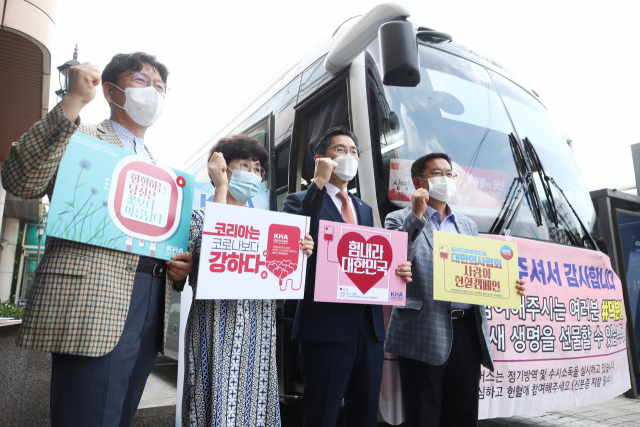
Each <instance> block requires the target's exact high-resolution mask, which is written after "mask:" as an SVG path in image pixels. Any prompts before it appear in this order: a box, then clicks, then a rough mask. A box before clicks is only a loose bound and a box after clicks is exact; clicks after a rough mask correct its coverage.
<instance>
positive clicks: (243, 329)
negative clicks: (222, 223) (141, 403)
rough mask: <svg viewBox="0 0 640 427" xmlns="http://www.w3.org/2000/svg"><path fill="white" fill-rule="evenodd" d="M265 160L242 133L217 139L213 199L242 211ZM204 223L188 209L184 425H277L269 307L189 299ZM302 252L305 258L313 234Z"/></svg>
mask: <svg viewBox="0 0 640 427" xmlns="http://www.w3.org/2000/svg"><path fill="white" fill-rule="evenodd" d="M268 159H269V157H268V154H267V151H266V150H265V149H264V147H262V145H261V144H260V142H258V141H257V140H256V139H253V138H250V137H248V136H246V135H238V136H235V137H233V138H224V139H221V140H220V141H218V143H217V144H216V145H215V146H214V147H213V148H212V149H211V152H210V156H209V164H208V169H209V176H210V177H211V181H212V183H213V185H214V186H215V195H214V198H213V201H214V202H216V203H226V204H230V205H236V206H245V202H246V201H247V200H249V199H250V198H251V197H253V196H255V195H256V194H257V192H258V190H259V188H260V182H261V181H262V178H263V177H264V175H265V173H266V170H267V169H268V168H269V160H268ZM256 213H258V212H256ZM203 223H204V209H197V210H194V211H193V212H192V217H191V233H190V237H189V252H190V253H191V254H193V257H194V269H193V271H192V272H191V274H190V276H189V284H190V285H191V286H192V287H193V301H192V304H191V310H190V312H189V318H188V320H187V327H186V331H185V371H184V391H183V396H182V425H183V426H185V427H187V426H190V427H191V426H201V427H202V426H206V427H210V426H221V427H233V426H265V427H266V426H269V427H271V426H280V405H279V397H278V374H277V369H276V304H275V301H274V300H197V299H195V296H196V287H197V281H198V264H199V261H200V245H201V241H202V225H203ZM300 249H301V250H302V251H303V252H304V253H305V254H306V255H307V256H309V255H311V252H312V251H313V240H312V239H311V236H309V235H307V236H306V238H305V240H303V242H302V243H301V245H300Z"/></svg>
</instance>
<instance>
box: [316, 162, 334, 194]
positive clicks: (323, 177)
mask: <svg viewBox="0 0 640 427" xmlns="http://www.w3.org/2000/svg"><path fill="white" fill-rule="evenodd" d="M337 167H338V164H337V163H336V162H334V161H333V160H331V159H330V158H328V157H321V158H319V159H316V172H315V174H314V176H313V182H315V183H316V185H317V186H318V188H320V189H322V188H323V187H324V186H325V184H326V183H327V182H329V180H330V179H331V174H332V173H333V171H334V170H336V168H337Z"/></svg>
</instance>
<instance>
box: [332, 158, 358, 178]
mask: <svg viewBox="0 0 640 427" xmlns="http://www.w3.org/2000/svg"><path fill="white" fill-rule="evenodd" d="M333 161H334V162H336V163H337V164H338V167H337V168H336V170H334V171H333V173H335V174H336V176H337V177H338V178H340V179H341V180H343V181H351V180H352V179H353V177H354V176H356V174H357V173H358V160H356V158H355V157H353V156H352V155H351V153H347V154H343V155H342V156H340V157H336V158H335V159H333Z"/></svg>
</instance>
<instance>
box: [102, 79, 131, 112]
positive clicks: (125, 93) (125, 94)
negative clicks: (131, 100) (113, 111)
mask: <svg viewBox="0 0 640 427" xmlns="http://www.w3.org/2000/svg"><path fill="white" fill-rule="evenodd" d="M107 83H109V84H110V85H112V86H114V87H117V88H118V89H120V90H122V89H121V88H119V87H118V85H116V84H113V83H111V82H107ZM122 91H123V92H124V96H125V98H126V96H127V92H126V91H125V90H122ZM111 103H112V104H113V105H115V106H116V107H120V108H122V109H123V110H124V111H129V110H128V109H126V108H124V107H123V106H121V105H118V104H116V103H115V102H113V101H111Z"/></svg>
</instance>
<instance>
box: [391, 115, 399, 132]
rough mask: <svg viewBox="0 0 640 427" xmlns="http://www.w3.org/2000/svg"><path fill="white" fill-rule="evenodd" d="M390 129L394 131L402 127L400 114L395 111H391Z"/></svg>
mask: <svg viewBox="0 0 640 427" xmlns="http://www.w3.org/2000/svg"><path fill="white" fill-rule="evenodd" d="M389 129H391V130H392V131H396V130H398V129H400V120H398V115H397V114H396V113H395V112H393V111H391V112H389Z"/></svg>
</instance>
